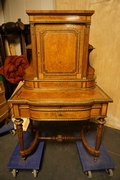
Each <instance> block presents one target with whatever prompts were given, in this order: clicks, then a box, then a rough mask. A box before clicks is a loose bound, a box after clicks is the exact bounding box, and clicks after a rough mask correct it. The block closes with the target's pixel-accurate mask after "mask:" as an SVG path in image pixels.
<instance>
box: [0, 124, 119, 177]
mask: <svg viewBox="0 0 120 180" xmlns="http://www.w3.org/2000/svg"><path fill="white" fill-rule="evenodd" d="M83 123H84V122H77V123H76V122H71V123H68V122H65V123H64V122H61V123H55V122H53V123H47V122H46V123H36V124H37V126H39V129H40V130H42V131H46V132H48V134H51V135H56V134H72V133H73V132H78V131H79V130H80V128H81V127H82V125H83ZM95 128H96V124H93V123H91V131H92V130H94V129H95ZM17 142H18V139H17V135H15V136H13V135H11V134H10V133H6V134H2V135H0V180H11V179H14V178H13V176H12V174H11V170H9V169H7V168H6V167H7V163H8V162H9V159H10V157H11V155H12V152H13V150H14V148H15V146H16V144H17ZM103 144H104V146H105V147H106V149H107V151H108V153H109V154H110V156H111V158H112V160H113V162H114V164H115V166H116V168H115V169H114V174H113V177H109V175H108V174H107V173H106V172H105V171H93V172H92V180H120V131H119V130H115V129H112V128H109V127H105V129H104V135H103ZM31 172H32V171H31V170H20V171H19V172H18V174H17V177H16V179H17V180H27V179H29V180H32V179H35V178H34V177H33V175H32V173H31ZM36 179H40V180H86V179H88V177H87V176H86V175H85V173H84V172H83V169H82V165H81V162H80V159H79V155H78V151H77V147H76V143H75V141H67V142H62V143H58V142H56V141H47V142H46V143H45V148H44V154H43V158H42V164H41V167H40V170H39V172H38V176H37V178H36Z"/></svg>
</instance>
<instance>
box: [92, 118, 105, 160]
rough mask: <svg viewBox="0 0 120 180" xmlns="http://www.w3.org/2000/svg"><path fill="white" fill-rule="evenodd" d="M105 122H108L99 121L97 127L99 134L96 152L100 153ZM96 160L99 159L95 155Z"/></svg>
mask: <svg viewBox="0 0 120 180" xmlns="http://www.w3.org/2000/svg"><path fill="white" fill-rule="evenodd" d="M105 122H106V121H105V119H104V118H99V119H98V126H97V133H96V144H95V150H96V151H99V149H100V144H101V140H102V135H103V130H104V124H105ZM94 159H95V161H96V160H97V159H98V155H95V157H94Z"/></svg>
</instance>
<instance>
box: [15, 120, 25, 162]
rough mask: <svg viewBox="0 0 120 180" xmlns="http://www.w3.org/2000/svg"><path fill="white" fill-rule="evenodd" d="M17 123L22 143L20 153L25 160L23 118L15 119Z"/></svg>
mask: <svg viewBox="0 0 120 180" xmlns="http://www.w3.org/2000/svg"><path fill="white" fill-rule="evenodd" d="M14 123H15V125H16V129H17V135H18V139H19V143H20V154H21V156H22V160H25V155H24V153H23V152H24V140H23V128H22V123H23V120H22V119H21V118H16V120H15V122H14Z"/></svg>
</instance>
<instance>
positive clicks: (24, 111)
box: [19, 106, 91, 121]
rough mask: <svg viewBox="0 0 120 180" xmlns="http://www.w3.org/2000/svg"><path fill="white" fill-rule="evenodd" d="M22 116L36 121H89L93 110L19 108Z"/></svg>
mask: <svg viewBox="0 0 120 180" xmlns="http://www.w3.org/2000/svg"><path fill="white" fill-rule="evenodd" d="M19 112H20V116H23V117H26V116H27V117H30V118H31V119H36V120H45V121H47V120H48V121H49V120H53V121H54V120H83V119H89V118H90V114H91V108H88V107H87V108H76V109H75V108H73V109H72V108H71V109H68V108H64V109H62V110H61V108H60V109H55V108H54V109H50V108H45V109H43V108H39V107H28V106H26V107H25V106H20V107H19Z"/></svg>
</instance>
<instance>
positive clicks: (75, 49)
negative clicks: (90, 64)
mask: <svg viewBox="0 0 120 180" xmlns="http://www.w3.org/2000/svg"><path fill="white" fill-rule="evenodd" d="M84 29H85V26H84V25H81V26H77V25H70V24H67V25H59V26H58V25H57V26H56V25H53V26H52V28H49V26H47V25H41V26H39V25H38V26H37V25H36V36H37V56H38V76H39V79H59V78H60V79H66V78H67V79H71V78H73V79H78V78H81V75H82V68H81V67H82V63H83V43H84Z"/></svg>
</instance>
